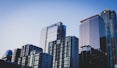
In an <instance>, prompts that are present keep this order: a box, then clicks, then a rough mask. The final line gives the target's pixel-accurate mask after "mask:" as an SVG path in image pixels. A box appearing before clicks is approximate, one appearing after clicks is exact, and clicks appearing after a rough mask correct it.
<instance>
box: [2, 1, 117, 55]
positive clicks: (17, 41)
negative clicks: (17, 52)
mask: <svg viewBox="0 0 117 68" xmlns="http://www.w3.org/2000/svg"><path fill="white" fill-rule="evenodd" d="M95 3H96V4H98V6H95ZM115 5H116V1H106V0H104V1H103V2H101V0H97V1H93V0H90V1H86V2H84V1H80V0H79V1H75V0H73V1H70V0H69V1H8V2H5V1H1V2H0V8H1V10H2V11H0V31H1V34H0V37H1V38H0V43H1V45H0V46H1V47H0V57H1V56H3V54H4V53H5V51H6V50H8V49H12V50H13V49H15V48H21V46H23V45H25V44H27V43H29V44H34V45H36V46H39V47H42V46H41V45H40V44H39V40H40V32H41V29H42V28H44V27H47V26H48V25H50V24H53V23H56V22H59V21H61V22H63V24H65V25H66V26H67V28H66V32H67V33H66V34H67V36H69V35H75V36H77V37H79V24H80V21H81V20H83V19H85V18H87V17H89V16H92V15H95V14H99V13H100V12H101V11H103V10H105V9H106V8H109V9H111V10H114V11H116V12H117V9H116V7H114V6H115ZM40 10H41V11H40ZM75 29H77V30H75ZM74 30H75V31H74Z"/></svg>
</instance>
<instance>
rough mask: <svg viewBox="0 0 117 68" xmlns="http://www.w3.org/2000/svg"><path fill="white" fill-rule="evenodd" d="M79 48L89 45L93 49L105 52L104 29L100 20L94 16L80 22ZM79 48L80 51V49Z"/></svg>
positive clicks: (97, 16)
mask: <svg viewBox="0 0 117 68" xmlns="http://www.w3.org/2000/svg"><path fill="white" fill-rule="evenodd" d="M79 31H80V32H79V33H80V40H79V42H80V47H82V46H85V45H89V46H91V47H93V48H94V49H98V50H101V51H103V52H106V36H105V27H104V22H103V20H102V18H101V17H100V16H99V15H94V16H92V17H89V18H87V19H84V20H82V21H81V24H80V30H79ZM80 47H79V49H80V51H81V48H80Z"/></svg>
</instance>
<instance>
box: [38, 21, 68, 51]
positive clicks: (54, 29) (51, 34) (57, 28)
mask: <svg viewBox="0 0 117 68" xmlns="http://www.w3.org/2000/svg"><path fill="white" fill-rule="evenodd" d="M65 36H66V26H65V25H63V24H62V22H58V23H56V24H53V25H50V26H48V27H46V28H43V29H42V31H41V36H40V45H41V46H42V48H44V52H46V53H47V51H48V43H49V42H51V41H55V40H58V39H62V38H65Z"/></svg>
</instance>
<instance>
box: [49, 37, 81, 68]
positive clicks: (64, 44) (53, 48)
mask: <svg viewBox="0 0 117 68" xmlns="http://www.w3.org/2000/svg"><path fill="white" fill-rule="evenodd" d="M48 52H49V54H50V55H52V56H53V61H52V68H78V65H79V63H78V61H79V59H78V58H79V56H78V38H76V37H75V36H68V37H66V38H65V39H63V40H56V41H52V42H50V43H49V47H48Z"/></svg>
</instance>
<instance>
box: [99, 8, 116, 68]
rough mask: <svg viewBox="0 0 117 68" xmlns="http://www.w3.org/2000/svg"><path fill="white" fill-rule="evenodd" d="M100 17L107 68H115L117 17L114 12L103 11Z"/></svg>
mask: <svg viewBox="0 0 117 68" xmlns="http://www.w3.org/2000/svg"><path fill="white" fill-rule="evenodd" d="M101 17H102V18H103V20H104V24H105V30H106V31H105V33H106V40H107V41H106V44H107V53H108V59H109V66H110V67H109V68H115V65H116V67H117V17H116V13H115V11H111V10H104V11H102V13H101Z"/></svg>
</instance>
